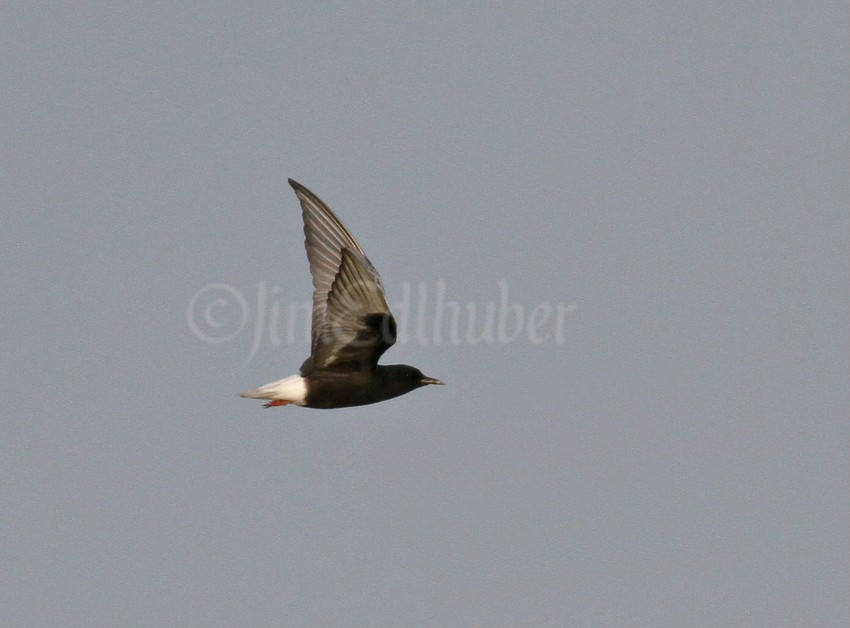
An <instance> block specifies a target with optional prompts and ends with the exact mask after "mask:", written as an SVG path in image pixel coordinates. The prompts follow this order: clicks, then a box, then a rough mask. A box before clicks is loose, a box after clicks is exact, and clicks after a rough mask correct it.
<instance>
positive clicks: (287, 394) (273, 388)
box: [239, 375, 307, 406]
mask: <svg viewBox="0 0 850 628" xmlns="http://www.w3.org/2000/svg"><path fill="white" fill-rule="evenodd" d="M239 396H240V397H248V398H250V399H273V400H279V401H288V402H290V403H294V404H296V405H299V406H301V405H304V402H305V401H306V399H307V383H306V382H305V381H304V378H303V377H301V376H300V375H290V376H289V377H285V378H284V379H279V380H277V381H276V382H271V383H268V384H266V385H264V386H260V387H259V388H256V389H254V390H249V391H248V392H244V393H242V394H241V395H239Z"/></svg>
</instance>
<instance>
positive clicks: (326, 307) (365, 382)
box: [242, 179, 443, 409]
mask: <svg viewBox="0 0 850 628" xmlns="http://www.w3.org/2000/svg"><path fill="white" fill-rule="evenodd" d="M289 184H290V185H291V186H292V188H293V189H294V190H295V194H296V195H297V196H298V199H299V200H300V201H301V209H302V214H303V218H304V235H305V238H306V239H305V246H306V248H307V259H308V260H309V262H310V273H311V274H312V275H313V321H312V324H313V326H312V343H311V352H310V357H309V358H307V359H306V360H305V361H304V364H302V365H301V371H300V373H301V374H300V375H291V376H290V377H287V378H285V379H281V380H278V381H276V382H271V383H270V384H266V385H265V386H261V387H260V388H257V389H256V390H252V391H250V392H246V393H243V394H242V397H250V398H253V399H269V400H270V401H269V403H267V404H265V405H266V407H271V406H282V405H287V404H289V403H294V404H296V405H300V406H306V407H308V408H323V409H330V408H344V407H347V406H361V405H365V404H369V403H377V402H379V401H384V400H386V399H392V398H393V397H398V396H399V395H403V394H405V393H408V392H410V391H411V390H414V389H416V388H419V387H421V386H425V385H427V384H442V383H443V382H441V381H440V380H437V379H433V378H431V377H425V376H424V375H423V374H422V372H421V371H419V369H417V368H414V367H412V366H407V365H406V364H393V365H388V366H379V365H378V360H379V359H380V357H381V356H382V355H383V353H384V352H385V351H386V350H387V349H389V348H390V347H391V346H392V345H393V344H394V343H395V341H396V322H395V319H394V318H393V315H392V312H390V308H389V305H388V303H387V298H386V295H385V294H384V288H383V285H382V284H381V278H380V276H379V275H378V271H377V270H375V267H374V266H372V263H371V262H370V261H369V259H368V258H367V257H366V254H365V253H364V252H363V249H362V248H361V247H360V245H359V244H358V243H357V241H356V240H355V239H354V236H352V235H351V233H350V232H349V231H348V229H346V227H345V225H343V224H342V222H341V221H340V220H339V218H337V217H336V215H335V214H334V213H333V212H332V211H331V209H330V207H328V206H327V205H325V204H324V203H323V202H322V201H321V199H319V197H318V196H316V195H315V194H313V193H312V192H311V191H310V190H308V189H307V188H305V187H304V186H303V185H301V184H300V183H297V182H295V181H293V180H292V179H290V180H289Z"/></svg>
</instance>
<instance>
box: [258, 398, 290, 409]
mask: <svg viewBox="0 0 850 628" xmlns="http://www.w3.org/2000/svg"><path fill="white" fill-rule="evenodd" d="M289 403H291V402H290V401H284V400H283V399H273V400H272V401H269V402H268V403H264V404H263V407H264V408H273V407H274V406H285V405H288V404H289Z"/></svg>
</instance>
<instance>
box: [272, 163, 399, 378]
mask: <svg viewBox="0 0 850 628" xmlns="http://www.w3.org/2000/svg"><path fill="white" fill-rule="evenodd" d="M289 184H290V185H291V186H292V188H293V189H294V190H295V194H296V195H297V196H298V199H299V200H300V201H301V209H302V214H303V217H304V235H305V238H306V239H305V246H306V248H307V259H308V260H309V262H310V273H311V274H312V276H313V327H312V343H311V356H310V358H308V359H307V361H306V362H305V363H304V364H303V365H302V367H301V370H302V372H307V371H309V370H311V369H312V368H355V369H365V368H374V366H375V363H376V362H377V360H378V358H379V357H380V356H381V354H382V353H383V352H384V351H386V350H387V349H388V348H389V347H390V346H392V344H393V343H394V342H395V327H396V326H395V320H394V319H393V318H392V314H391V313H390V308H389V305H388V304H387V299H386V295H385V294H384V288H383V285H382V284H381V278H380V276H379V275H378V271H377V270H375V267H374V266H372V263H371V262H370V261H369V260H368V258H367V257H366V254H365V253H364V252H363V249H362V248H361V247H360V245H359V244H358V243H357V240H355V239H354V236H352V235H351V233H350V232H349V231H348V229H347V228H346V227H345V225H343V224H342V222H341V221H340V220H339V218H337V217H336V215H335V214H334V213H333V211H331V208H330V207H328V206H327V205H325V204H324V203H323V202H322V200H321V199H320V198H319V197H318V196H316V195H315V194H313V193H312V192H311V191H310V190H308V189H307V188H305V187H304V186H303V185H301V184H300V183H298V182H296V181H293V180H292V179H290V180H289Z"/></svg>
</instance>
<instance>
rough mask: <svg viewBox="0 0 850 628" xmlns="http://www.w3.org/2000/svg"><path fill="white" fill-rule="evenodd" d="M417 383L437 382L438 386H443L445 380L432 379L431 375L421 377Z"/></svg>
mask: <svg viewBox="0 0 850 628" xmlns="http://www.w3.org/2000/svg"><path fill="white" fill-rule="evenodd" d="M419 383H420V384H422V385H423V386H425V385H426V384H439V385H440V386H445V382H441V381H440V380H438V379H434V378H433V377H423V378H422V379H420V380H419Z"/></svg>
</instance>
